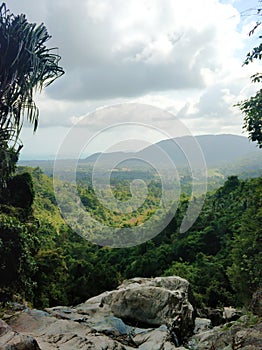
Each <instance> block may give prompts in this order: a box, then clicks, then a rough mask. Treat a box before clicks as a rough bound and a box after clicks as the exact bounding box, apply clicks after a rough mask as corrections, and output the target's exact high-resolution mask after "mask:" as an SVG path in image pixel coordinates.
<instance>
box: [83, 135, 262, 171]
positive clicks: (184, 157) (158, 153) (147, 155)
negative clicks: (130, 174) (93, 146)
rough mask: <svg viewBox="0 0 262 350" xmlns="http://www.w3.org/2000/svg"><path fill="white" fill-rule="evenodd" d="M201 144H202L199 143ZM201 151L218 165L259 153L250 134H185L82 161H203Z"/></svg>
mask: <svg viewBox="0 0 262 350" xmlns="http://www.w3.org/2000/svg"><path fill="white" fill-rule="evenodd" d="M198 145H199V146H198ZM201 151H202V155H203V158H204V159H205V162H206V164H207V166H208V167H209V168H210V167H216V166H221V165H225V164H227V163H232V162H235V161H237V160H240V159H241V158H247V157H252V156H254V155H257V154H258V152H261V150H258V148H257V147H256V145H255V144H254V143H251V142H250V141H249V140H248V138H246V137H243V136H238V135H201V136H196V137H192V136H183V137H179V138H174V139H167V140H163V141H160V142H158V143H156V144H153V145H151V146H149V147H147V148H145V149H143V150H141V151H139V152H134V153H131V152H129V153H125V152H112V153H95V154H93V155H91V156H89V157H88V158H86V159H84V160H82V162H88V163H94V162H96V161H99V163H100V165H101V166H105V167H106V166H108V165H111V166H112V165H113V164H114V165H117V164H119V165H120V164H123V166H130V165H131V164H132V165H134V164H138V163H140V164H141V162H142V161H144V162H148V163H151V164H158V165H163V166H165V165H166V166H167V165H168V164H167V163H168V162H170V161H173V162H174V164H175V165H176V166H177V167H185V166H188V163H190V164H192V163H196V164H198V163H199V162H200V160H199V159H200V158H201Z"/></svg>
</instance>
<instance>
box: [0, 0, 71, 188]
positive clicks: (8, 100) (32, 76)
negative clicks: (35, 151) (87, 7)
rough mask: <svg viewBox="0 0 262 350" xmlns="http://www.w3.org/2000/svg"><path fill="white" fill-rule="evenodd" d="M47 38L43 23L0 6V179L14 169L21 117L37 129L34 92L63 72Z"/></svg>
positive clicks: (17, 152)
mask: <svg viewBox="0 0 262 350" xmlns="http://www.w3.org/2000/svg"><path fill="white" fill-rule="evenodd" d="M50 38H51V36H50V35H49V34H48V32H47V29H46V27H45V26H44V25H43V24H40V25H36V24H35V23H29V22H28V21H27V19H26V16H25V15H24V14H21V15H14V14H12V13H10V11H9V10H8V9H7V8H6V5H5V3H3V4H2V5H1V6H0V48H1V55H0V154H1V161H0V182H1V183H2V184H3V183H4V182H5V181H6V179H7V178H8V177H9V175H10V173H12V172H13V170H14V164H15V163H16V161H17V159H18V154H19V151H20V150H21V147H22V144H21V142H20V141H19V134H20V132H21V128H22V126H23V122H24V117H25V116H26V118H27V119H28V120H29V122H30V123H32V124H33V128H34V131H35V130H36V129H37V125H38V117H39V111H38V108H37V106H36V105H35V102H34V99H33V97H34V93H35V92H36V91H37V90H40V91H41V89H42V88H43V87H45V86H47V85H50V84H51V83H52V82H53V81H54V80H55V79H57V78H58V77H60V76H61V75H62V74H63V73H64V71H63V69H62V68H61V67H60V66H59V65H58V63H59V60H60V56H59V55H57V54H55V53H54V52H53V50H54V49H53V48H51V49H49V48H47V47H46V42H47V41H48V40H49V39H50Z"/></svg>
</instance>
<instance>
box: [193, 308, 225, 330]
mask: <svg viewBox="0 0 262 350" xmlns="http://www.w3.org/2000/svg"><path fill="white" fill-rule="evenodd" d="M197 313H198V315H199V317H201V318H208V319H209V320H211V323H212V326H213V327H216V326H220V325H221V324H223V323H224V319H223V310H222V309H211V308H204V309H201V310H198V312H197Z"/></svg>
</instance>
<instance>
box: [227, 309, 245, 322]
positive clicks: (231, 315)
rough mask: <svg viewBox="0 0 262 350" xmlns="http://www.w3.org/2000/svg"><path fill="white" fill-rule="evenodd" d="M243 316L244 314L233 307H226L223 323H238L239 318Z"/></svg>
mask: <svg viewBox="0 0 262 350" xmlns="http://www.w3.org/2000/svg"><path fill="white" fill-rule="evenodd" d="M241 315H242V312H241V311H239V310H237V309H235V308H233V307H231V306H230V307H224V311H223V321H224V322H226V323H227V322H231V321H236V320H238V319H239V317H240V316H241Z"/></svg>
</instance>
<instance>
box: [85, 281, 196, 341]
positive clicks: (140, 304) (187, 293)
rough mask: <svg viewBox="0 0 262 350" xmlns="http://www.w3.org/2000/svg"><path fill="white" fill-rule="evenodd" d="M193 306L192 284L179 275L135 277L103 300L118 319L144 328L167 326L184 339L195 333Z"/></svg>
mask: <svg viewBox="0 0 262 350" xmlns="http://www.w3.org/2000/svg"><path fill="white" fill-rule="evenodd" d="M87 303H88V301H87ZM192 303H193V298H192V294H191V290H190V285H189V282H188V281H187V280H185V279H183V278H180V277H176V276H170V277H156V278H133V279H131V280H127V281H125V282H124V283H123V284H121V285H120V286H119V287H118V289H117V290H115V291H112V292H111V293H107V294H105V295H103V297H102V299H101V305H106V306H109V308H110V309H111V311H112V313H113V314H114V315H115V316H116V317H119V318H121V319H123V320H125V321H126V322H128V323H130V324H132V325H140V326H142V327H150V326H151V327H152V326H153V327H158V326H161V325H167V326H168V327H169V328H170V329H171V330H172V328H173V329H175V332H176V334H177V336H178V337H179V338H181V339H184V338H185V337H187V336H189V335H190V334H192V332H193V330H194V320H195V313H194V308H193V305H192Z"/></svg>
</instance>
